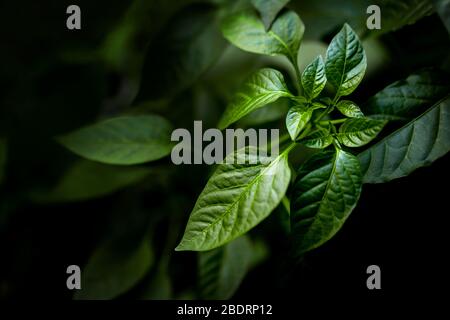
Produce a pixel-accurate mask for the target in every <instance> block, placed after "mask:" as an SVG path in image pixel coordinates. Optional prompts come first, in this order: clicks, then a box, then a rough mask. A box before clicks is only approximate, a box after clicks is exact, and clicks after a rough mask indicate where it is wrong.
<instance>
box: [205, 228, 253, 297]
mask: <svg viewBox="0 0 450 320" xmlns="http://www.w3.org/2000/svg"><path fill="white" fill-rule="evenodd" d="M252 251H253V250H252V243H251V242H250V240H249V239H248V238H247V237H246V236H242V237H239V238H237V239H236V240H234V241H232V242H230V243H228V244H227V245H225V246H223V247H220V248H217V249H214V250H211V251H206V252H200V253H199V267H198V269H199V289H200V295H201V297H202V298H203V299H213V300H215V299H218V300H224V299H229V298H231V296H232V295H233V294H234V293H235V292H236V290H237V289H238V288H239V285H240V284H241V282H242V280H243V279H244V277H245V274H246V273H247V271H248V269H249V268H250V264H251V262H252V256H253V252H252Z"/></svg>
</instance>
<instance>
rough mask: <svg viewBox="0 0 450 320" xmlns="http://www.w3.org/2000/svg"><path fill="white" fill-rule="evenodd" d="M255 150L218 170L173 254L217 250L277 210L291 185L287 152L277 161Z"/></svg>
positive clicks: (234, 157)
mask: <svg viewBox="0 0 450 320" xmlns="http://www.w3.org/2000/svg"><path fill="white" fill-rule="evenodd" d="M255 149H256V148H244V149H241V150H237V151H236V152H234V153H232V154H230V155H229V156H228V157H227V158H226V159H225V161H224V163H223V164H220V165H219V166H218V167H217V170H216V171H215V172H214V174H213V175H212V176H211V178H210V179H209V181H208V183H207V185H206V187H205V189H203V191H202V193H201V194H200V196H199V197H198V199H197V202H196V204H195V206H194V209H193V210H192V213H191V216H190V218H189V221H188V223H187V226H186V231H185V232H184V236H183V239H182V240H181V242H180V244H179V245H178V247H177V248H176V249H175V250H178V251H182V250H193V251H207V250H211V249H214V248H217V247H219V246H221V245H224V244H226V243H227V242H230V241H231V240H233V239H236V238H237V237H239V236H240V235H242V234H244V233H246V232H247V231H248V230H250V229H251V228H253V227H254V226H256V225H257V224H258V223H259V222H261V221H262V220H263V219H265V218H266V217H267V216H268V215H269V214H270V213H271V212H272V210H273V209H275V208H276V207H277V205H278V204H279V203H280V201H281V199H282V198H283V196H284V194H285V193H286V190H287V187H288V185H289V181H290V175H291V171H290V168H289V164H288V157H287V156H288V153H289V151H290V149H286V150H285V151H283V152H282V153H281V154H280V155H279V156H276V157H275V156H271V157H267V156H264V155H258V154H257V150H255Z"/></svg>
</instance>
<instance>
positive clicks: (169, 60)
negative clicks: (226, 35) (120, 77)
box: [136, 4, 226, 102]
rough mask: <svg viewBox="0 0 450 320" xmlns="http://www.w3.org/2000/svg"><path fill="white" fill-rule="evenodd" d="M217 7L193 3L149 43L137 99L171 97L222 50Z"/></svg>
mask: <svg viewBox="0 0 450 320" xmlns="http://www.w3.org/2000/svg"><path fill="white" fill-rule="evenodd" d="M215 20H216V10H215V8H214V7H212V6H209V5H204V4H203V5H194V6H189V7H187V8H185V9H183V10H181V11H180V12H179V13H178V14H176V15H175V16H174V17H173V18H172V19H171V20H170V21H169V22H168V24H167V25H168V28H167V29H165V30H164V32H161V34H160V36H159V38H158V39H156V40H154V41H153V43H152V44H151V46H150V48H149V50H148V54H147V56H146V57H145V63H144V67H143V71H142V81H141V86H140V90H139V94H138V97H137V98H136V99H137V101H140V102H141V101H144V100H155V99H161V98H165V97H172V96H173V95H175V94H177V93H179V92H180V91H182V90H184V89H186V88H188V87H189V86H191V85H192V84H193V83H194V82H195V81H197V80H198V79H199V77H200V76H201V75H202V74H204V73H205V72H206V71H207V70H208V69H209V68H210V67H211V66H212V65H213V64H214V63H215V62H216V61H217V60H218V58H219V57H220V55H221V54H222V53H223V51H224V48H225V45H226V42H225V41H224V39H223V37H221V35H220V30H219V28H218V27H217V26H216V21H215Z"/></svg>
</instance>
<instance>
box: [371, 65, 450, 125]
mask: <svg viewBox="0 0 450 320" xmlns="http://www.w3.org/2000/svg"><path fill="white" fill-rule="evenodd" d="M449 79H450V77H449V75H448V74H445V73H443V72H440V71H438V70H424V71H421V72H417V73H413V74H411V75H410V76H409V77H407V78H406V79H404V80H400V81H396V82H394V83H392V84H391V85H389V86H387V87H386V88H384V89H383V90H381V91H380V92H378V93H377V94H376V95H374V96H373V97H372V98H370V99H369V100H368V101H367V102H366V103H365V105H364V107H363V110H364V112H365V113H366V114H369V115H374V116H376V118H377V119H381V118H386V119H387V120H391V119H393V118H392V117H394V118H396V119H404V120H407V119H408V118H412V117H415V116H417V115H419V114H420V113H421V112H423V111H424V110H425V109H426V108H429V107H430V106H431V105H433V104H434V103H435V102H437V101H439V100H440V99H442V98H443V97H445V95H447V94H448V92H450V80H449Z"/></svg>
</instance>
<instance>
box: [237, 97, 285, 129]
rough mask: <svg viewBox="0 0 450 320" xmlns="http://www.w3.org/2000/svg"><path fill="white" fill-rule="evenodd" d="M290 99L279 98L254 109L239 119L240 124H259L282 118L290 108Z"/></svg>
mask: <svg viewBox="0 0 450 320" xmlns="http://www.w3.org/2000/svg"><path fill="white" fill-rule="evenodd" d="M288 102H289V101H288V99H279V100H277V101H275V102H272V103H269V104H268V105H267V106H264V107H262V108H260V109H257V110H255V111H253V112H252V113H250V114H248V115H246V116H245V117H243V118H242V119H241V120H239V121H238V126H248V127H251V126H257V125H261V124H264V123H267V122H271V121H275V120H278V119H281V118H282V117H284V116H285V114H286V113H287V112H288V110H289V103H288Z"/></svg>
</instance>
